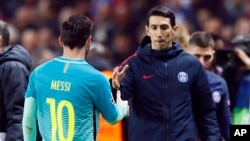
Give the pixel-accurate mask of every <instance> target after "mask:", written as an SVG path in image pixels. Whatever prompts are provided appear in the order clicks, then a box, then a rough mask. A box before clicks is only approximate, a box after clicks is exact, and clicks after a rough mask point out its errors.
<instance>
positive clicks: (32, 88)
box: [25, 72, 36, 98]
mask: <svg viewBox="0 0 250 141" xmlns="http://www.w3.org/2000/svg"><path fill="white" fill-rule="evenodd" d="M34 77H35V72H32V73H31V75H30V78H29V83H28V87H27V90H26V92H25V98H27V97H34V98H36V91H35V85H34V80H35V79H34Z"/></svg>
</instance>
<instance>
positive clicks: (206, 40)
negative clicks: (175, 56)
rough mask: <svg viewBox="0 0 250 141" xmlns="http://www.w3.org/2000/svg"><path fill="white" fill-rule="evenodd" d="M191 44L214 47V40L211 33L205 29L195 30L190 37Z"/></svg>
mask: <svg viewBox="0 0 250 141" xmlns="http://www.w3.org/2000/svg"><path fill="white" fill-rule="evenodd" d="M189 44H193V45H196V46H199V47H202V48H208V47H211V48H214V40H213V38H212V36H211V34H210V33H208V32H205V31H197V32H194V33H193V34H192V35H191V37H190V39H189Z"/></svg>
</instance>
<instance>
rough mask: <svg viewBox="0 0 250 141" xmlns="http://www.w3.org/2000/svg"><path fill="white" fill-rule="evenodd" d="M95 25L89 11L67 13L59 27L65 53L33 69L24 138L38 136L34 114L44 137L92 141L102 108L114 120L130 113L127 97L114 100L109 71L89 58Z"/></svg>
mask: <svg viewBox="0 0 250 141" xmlns="http://www.w3.org/2000/svg"><path fill="white" fill-rule="evenodd" d="M92 27H93V24H92V21H91V20H90V19H89V18H88V17H86V16H83V15H74V16H71V17H69V18H68V19H67V20H66V21H65V22H63V23H62V25H61V27H60V36H59V44H60V46H62V47H63V56H60V57H57V58H55V59H52V60H50V61H48V62H46V63H44V64H42V65H40V66H38V67H37V68H35V70H34V71H33V72H32V73H31V76H30V79H29V85H28V88H27V91H26V93H25V106H24V114H23V134H24V140H25V141H34V140H35V138H36V130H37V127H36V120H38V125H39V129H40V132H41V136H42V138H43V140H44V141H65V140H67V141H94V140H96V135H97V133H98V128H99V115H100V113H101V114H102V116H103V117H104V119H105V120H106V121H107V122H108V123H110V124H115V123H116V122H118V121H120V120H122V119H123V118H124V117H125V116H126V115H127V113H128V106H127V101H122V100H121V99H118V100H117V103H115V102H114V100H113V97H112V94H111V89H110V84H109V82H108V80H107V79H106V77H105V76H104V75H103V74H102V73H101V72H99V71H97V70H96V69H94V68H93V67H92V66H91V65H89V64H88V63H87V62H86V61H85V57H86V55H87V53H88V49H89V47H90V44H91V31H92ZM118 98H119V97H118Z"/></svg>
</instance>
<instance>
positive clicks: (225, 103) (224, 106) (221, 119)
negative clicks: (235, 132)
mask: <svg viewBox="0 0 250 141" xmlns="http://www.w3.org/2000/svg"><path fill="white" fill-rule="evenodd" d="M222 88H223V94H222V97H221V102H220V103H219V106H218V109H217V115H218V116H217V117H218V123H219V126H220V130H221V133H222V136H223V138H224V139H225V141H229V137H230V130H229V129H230V125H231V123H232V119H231V112H230V108H229V93H228V88H227V85H226V82H225V81H222Z"/></svg>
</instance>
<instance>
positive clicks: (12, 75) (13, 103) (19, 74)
mask: <svg viewBox="0 0 250 141" xmlns="http://www.w3.org/2000/svg"><path fill="white" fill-rule="evenodd" d="M3 66H4V71H3V73H2V76H3V77H2V78H1V79H2V87H3V88H4V89H3V93H2V95H3V103H2V104H3V106H4V110H5V113H4V115H5V119H6V121H5V123H6V125H7V126H6V140H23V135H22V132H23V131H22V123H21V121H22V115H23V106H24V93H25V91H26V88H27V83H28V75H29V72H28V70H27V69H26V67H25V66H23V65H22V64H21V63H19V62H7V63H5V64H3Z"/></svg>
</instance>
